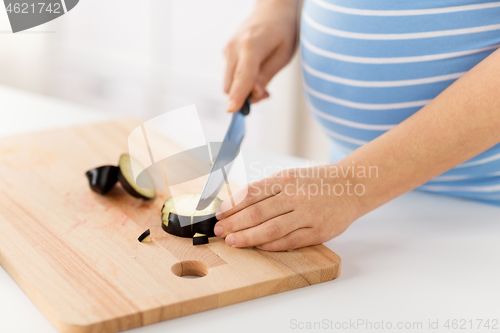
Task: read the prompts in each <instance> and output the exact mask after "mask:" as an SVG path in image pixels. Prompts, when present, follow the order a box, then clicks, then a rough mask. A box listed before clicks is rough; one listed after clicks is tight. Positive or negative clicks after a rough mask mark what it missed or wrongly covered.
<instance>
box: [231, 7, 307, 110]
mask: <svg viewBox="0 0 500 333" xmlns="http://www.w3.org/2000/svg"><path fill="white" fill-rule="evenodd" d="M297 8H298V1H297V0H261V1H259V2H258V3H257V6H256V8H255V11H254V12H253V14H252V15H251V16H250V17H249V18H248V19H247V21H246V22H245V23H244V24H243V25H242V26H241V28H240V29H239V30H238V32H237V33H236V35H235V36H234V37H233V38H232V39H231V40H230V41H229V42H228V43H227V45H226V48H225V50H224V54H225V56H226V62H227V65H226V72H225V75H224V91H225V92H226V93H227V94H229V99H228V103H227V111H228V112H234V111H236V110H238V109H240V108H241V106H242V105H243V103H244V101H245V99H246V98H247V96H248V95H249V94H250V93H251V94H252V102H253V103H255V102H258V101H260V100H261V99H264V98H267V97H269V93H268V92H267V91H266V86H267V84H268V83H269V81H271V79H272V78H273V76H274V75H275V74H276V73H278V71H279V70H280V69H282V68H283V67H284V66H285V65H286V64H287V63H288V62H289V61H290V59H291V58H292V56H293V53H294V51H295V46H296V45H295V44H296V37H297Z"/></svg>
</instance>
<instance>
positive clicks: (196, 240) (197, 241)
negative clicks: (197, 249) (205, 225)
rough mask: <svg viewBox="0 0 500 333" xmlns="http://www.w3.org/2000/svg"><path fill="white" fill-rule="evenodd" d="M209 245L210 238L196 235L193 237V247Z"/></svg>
mask: <svg viewBox="0 0 500 333" xmlns="http://www.w3.org/2000/svg"><path fill="white" fill-rule="evenodd" d="M204 244H208V236H207V235H204V234H199V233H196V234H194V236H193V245H195V246H196V245H204Z"/></svg>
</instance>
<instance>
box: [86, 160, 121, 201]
mask: <svg viewBox="0 0 500 333" xmlns="http://www.w3.org/2000/svg"><path fill="white" fill-rule="evenodd" d="M119 172H120V169H119V168H118V167H116V166H114V165H104V166H101V167H98V168H95V169H91V170H89V171H87V172H86V173H85V175H86V176H87V179H88V180H89V186H90V189H91V190H92V191H94V192H96V193H99V194H106V193H108V192H109V191H110V190H111V189H112V188H113V186H114V185H115V184H116V182H117V181H118V174H119Z"/></svg>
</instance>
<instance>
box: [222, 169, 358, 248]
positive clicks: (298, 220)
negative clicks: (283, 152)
mask: <svg viewBox="0 0 500 333" xmlns="http://www.w3.org/2000/svg"><path fill="white" fill-rule="evenodd" d="M332 168H333V166H321V167H312V168H301V169H291V170H286V171H283V172H280V173H276V174H274V175H272V176H270V177H267V178H264V179H262V180H259V181H256V182H253V183H250V184H248V185H247V186H246V187H245V188H243V189H241V190H239V191H238V192H236V193H234V194H233V196H232V200H233V201H234V202H235V203H236V205H235V207H232V204H231V198H228V199H226V200H224V202H222V204H221V205H220V207H219V209H218V211H217V215H216V216H217V219H218V220H219V222H218V223H217V224H216V225H215V229H214V232H215V234H216V235H217V236H219V237H222V238H225V239H226V244H228V245H230V246H233V247H249V246H256V247H258V248H260V249H263V250H267V251H283V250H292V249H296V248H300V247H304V246H309V245H316V244H320V243H323V242H325V241H328V240H330V239H332V238H333V237H335V236H338V235H339V234H341V233H342V232H343V231H344V230H346V229H347V227H348V226H349V225H350V224H351V223H352V222H353V221H354V220H356V219H357V218H358V217H359V216H361V215H362V213H361V211H360V206H359V204H358V202H359V200H360V195H358V194H356V193H355V185H356V184H354V183H353V180H352V179H347V178H341V179H339V178H338V177H330V174H331V172H332ZM356 189H357V190H358V193H359V192H361V191H360V189H359V188H356ZM363 192H364V191H363Z"/></svg>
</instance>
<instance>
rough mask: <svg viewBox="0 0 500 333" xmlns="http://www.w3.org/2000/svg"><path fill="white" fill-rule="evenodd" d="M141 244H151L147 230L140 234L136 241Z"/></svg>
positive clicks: (149, 232)
mask: <svg viewBox="0 0 500 333" xmlns="http://www.w3.org/2000/svg"><path fill="white" fill-rule="evenodd" d="M137 240H138V241H139V242H141V243H149V242H151V231H150V230H149V229H148V230H146V231H144V232H143V233H142V235H140V236H139V238H138V239H137Z"/></svg>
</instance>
